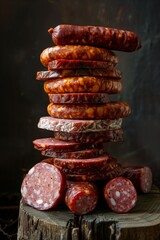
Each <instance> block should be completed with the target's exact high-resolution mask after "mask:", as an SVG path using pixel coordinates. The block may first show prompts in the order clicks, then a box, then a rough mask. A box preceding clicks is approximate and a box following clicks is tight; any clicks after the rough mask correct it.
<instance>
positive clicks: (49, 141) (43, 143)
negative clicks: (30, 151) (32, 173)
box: [33, 138, 84, 152]
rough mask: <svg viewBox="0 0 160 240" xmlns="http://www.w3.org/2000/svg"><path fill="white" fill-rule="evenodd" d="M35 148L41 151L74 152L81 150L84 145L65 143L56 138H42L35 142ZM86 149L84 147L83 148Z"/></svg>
mask: <svg viewBox="0 0 160 240" xmlns="http://www.w3.org/2000/svg"><path fill="white" fill-rule="evenodd" d="M33 145H34V148H35V149H37V150H40V151H44V150H46V149H52V150H54V151H56V152H63V151H73V150H77V149H81V147H82V144H80V143H75V142H65V141H61V140H57V139H55V138H40V139H35V140H34V141H33ZM83 147H84V146H83Z"/></svg>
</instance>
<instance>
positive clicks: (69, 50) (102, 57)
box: [40, 45, 118, 67]
mask: <svg viewBox="0 0 160 240" xmlns="http://www.w3.org/2000/svg"><path fill="white" fill-rule="evenodd" d="M56 59H71V60H74V59H77V60H99V61H110V62H112V63H113V64H117V63H118V57H117V56H116V55H115V53H113V52H111V51H109V50H107V49H105V48H98V47H91V46H81V45H65V46H54V47H49V48H46V49H44V50H43V52H42V53H41V54H40V61H41V63H42V65H43V66H45V67H47V66H48V63H49V62H51V61H53V60H56Z"/></svg>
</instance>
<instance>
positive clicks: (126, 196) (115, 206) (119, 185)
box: [104, 177, 137, 213]
mask: <svg viewBox="0 0 160 240" xmlns="http://www.w3.org/2000/svg"><path fill="white" fill-rule="evenodd" d="M104 197H105V199H106V201H107V203H108V205H109V207H110V208H111V209H112V210H113V211H114V212H118V213H126V212H129V211H130V210H131V209H132V208H133V207H134V206H135V204H136V201H137V192H136V190H135V187H134V185H133V184H132V182H131V181H130V180H129V179H126V178H124V177H117V178H114V179H112V180H110V181H109V182H108V183H107V184H106V185H105V187H104Z"/></svg>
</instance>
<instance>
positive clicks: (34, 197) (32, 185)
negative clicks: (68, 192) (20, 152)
mask: <svg viewBox="0 0 160 240" xmlns="http://www.w3.org/2000/svg"><path fill="white" fill-rule="evenodd" d="M65 188H66V181H65V177H64V175H63V173H61V172H60V171H59V170H58V169H57V168H56V167H54V166H53V165H50V164H48V163H44V162H43V163H42V162H40V163H38V164H36V165H35V166H34V167H32V168H31V169H30V170H29V172H28V174H27V175H26V176H25V178H24V180H23V183H22V187H21V194H22V198H23V200H24V202H25V203H26V204H28V205H30V206H32V207H34V208H36V209H39V210H48V209H51V208H53V207H55V206H56V205H57V204H58V203H60V202H61V201H62V199H63V197H64V194H65Z"/></svg>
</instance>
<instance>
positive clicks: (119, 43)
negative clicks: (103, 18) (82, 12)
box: [48, 24, 141, 52]
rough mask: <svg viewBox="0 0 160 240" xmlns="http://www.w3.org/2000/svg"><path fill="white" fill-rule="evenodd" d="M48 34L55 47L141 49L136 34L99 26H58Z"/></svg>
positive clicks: (128, 50) (127, 50)
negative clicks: (77, 46) (85, 46)
mask: <svg viewBox="0 0 160 240" xmlns="http://www.w3.org/2000/svg"><path fill="white" fill-rule="evenodd" d="M48 32H49V33H50V34H51V35H52V40H53V42H54V43H55V44H56V45H65V44H82V45H91V46H97V47H104V48H107V49H113V50H118V51H126V52H132V51H135V50H138V49H139V48H141V43H140V40H139V38H138V36H137V34H136V33H134V32H131V31H126V30H120V29H116V28H107V27H100V26H75V25H65V24H64V25H58V26H57V27H55V28H50V29H49V30H48Z"/></svg>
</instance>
